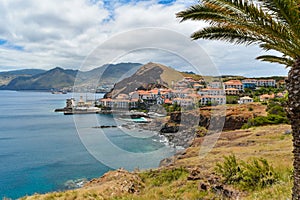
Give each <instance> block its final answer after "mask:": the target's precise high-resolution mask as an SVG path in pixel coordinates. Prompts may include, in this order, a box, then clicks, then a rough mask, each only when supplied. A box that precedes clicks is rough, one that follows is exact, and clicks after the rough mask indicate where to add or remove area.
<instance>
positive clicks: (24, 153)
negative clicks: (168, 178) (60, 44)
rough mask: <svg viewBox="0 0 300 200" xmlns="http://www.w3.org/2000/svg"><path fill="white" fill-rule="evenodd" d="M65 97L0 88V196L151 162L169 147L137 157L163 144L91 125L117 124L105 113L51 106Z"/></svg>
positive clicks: (56, 187)
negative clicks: (65, 111)
mask: <svg viewBox="0 0 300 200" xmlns="http://www.w3.org/2000/svg"><path fill="white" fill-rule="evenodd" d="M69 97H71V94H67V95H53V94H50V93H42V92H15V91H0V198H3V197H9V198H13V199H15V198H18V197H21V196H24V195H31V194H34V193H46V192H49V191H54V190H63V189H65V188H64V187H65V186H64V183H65V182H66V181H68V180H75V179H79V178H88V179H91V178H93V177H99V176H101V175H102V174H103V173H105V172H107V171H108V170H110V169H112V168H118V167H124V168H126V169H128V170H132V169H134V168H136V167H140V168H151V167H157V166H158V164H159V161H160V160H161V159H162V158H163V157H167V156H170V155H171V154H172V153H173V151H172V149H168V148H165V149H164V150H163V152H160V153H159V155H158V154H153V155H151V156H150V157H149V156H148V157H147V156H144V157H143V153H145V155H146V153H147V152H154V151H156V150H158V149H163V144H161V143H158V142H155V141H154V138H155V137H156V136H152V137H151V134H150V133H145V132H143V131H142V132H141V131H137V130H126V131H124V129H121V128H109V129H105V130H100V129H95V128H92V127H93V125H115V124H117V125H120V124H119V122H118V123H117V122H115V120H114V118H113V117H112V116H110V115H93V114H92V115H80V116H75V117H74V116H72V115H63V114H62V113H55V112H53V110H54V109H55V108H60V107H64V104H65V99H66V98H69ZM74 121H75V122H76V123H77V130H78V131H77V130H76V126H75V123H74ZM129 132H130V133H129ZM147 134H148V135H147ZM137 135H139V136H141V137H137ZM148 136H149V137H148ZM116 147H117V148H116ZM115 149H118V150H122V152H127V153H123V154H122V153H120V154H119V153H118V151H116V150H115ZM89 152H90V153H92V155H91V154H90V153H89ZM128 152H132V153H130V154H128ZM134 153H137V155H135V154H134ZM115 154H118V155H115ZM132 155H133V156H132ZM124 156H128V159H127V158H126V157H124ZM143 158H144V160H143ZM100 161H101V162H100ZM145 161H147V162H145Z"/></svg>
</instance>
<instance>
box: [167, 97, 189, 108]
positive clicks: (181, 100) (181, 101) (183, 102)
mask: <svg viewBox="0 0 300 200" xmlns="http://www.w3.org/2000/svg"><path fill="white" fill-rule="evenodd" d="M175 103H177V104H178V105H180V106H182V107H188V106H193V105H194V100H193V99H185V98H174V99H173V100H172V104H175Z"/></svg>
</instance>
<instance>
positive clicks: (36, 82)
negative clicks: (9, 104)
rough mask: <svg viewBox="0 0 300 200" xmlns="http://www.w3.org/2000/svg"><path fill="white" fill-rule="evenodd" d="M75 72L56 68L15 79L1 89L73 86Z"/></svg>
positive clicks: (40, 88)
mask: <svg viewBox="0 0 300 200" xmlns="http://www.w3.org/2000/svg"><path fill="white" fill-rule="evenodd" d="M77 72H78V71H77V70H64V69H62V68H59V67H56V68H54V69H51V70H49V71H46V72H44V73H41V74H36V75H33V76H29V77H17V78H15V79H13V80H12V81H11V82H10V83H9V84H8V85H6V86H5V87H3V89H8V90H49V89H52V88H63V87H70V86H72V85H73V83H74V80H75V76H76V74H77Z"/></svg>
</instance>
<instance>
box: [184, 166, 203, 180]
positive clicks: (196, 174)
mask: <svg viewBox="0 0 300 200" xmlns="http://www.w3.org/2000/svg"><path fill="white" fill-rule="evenodd" d="M202 178H203V177H202V176H201V171H200V169H199V168H193V169H192V170H191V172H190V174H189V176H188V177H187V180H200V179H202Z"/></svg>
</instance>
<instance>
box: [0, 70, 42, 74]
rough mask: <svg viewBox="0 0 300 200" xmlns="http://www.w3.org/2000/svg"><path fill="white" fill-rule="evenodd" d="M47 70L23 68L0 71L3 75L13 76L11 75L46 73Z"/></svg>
mask: <svg viewBox="0 0 300 200" xmlns="http://www.w3.org/2000/svg"><path fill="white" fill-rule="evenodd" d="M45 71H46V70H43V69H21V70H13V71H6V72H0V75H1V76H11V75H31V76H34V75H37V74H41V73H44V72H45Z"/></svg>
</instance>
